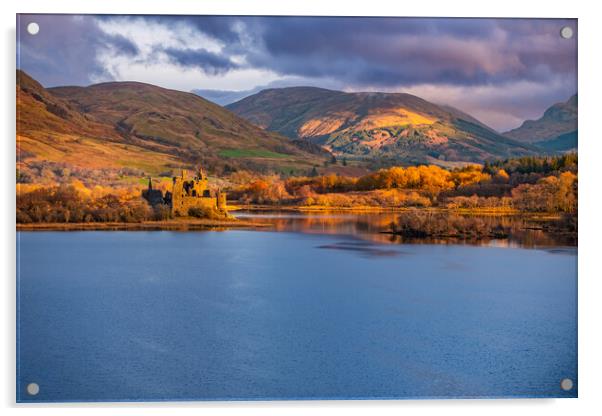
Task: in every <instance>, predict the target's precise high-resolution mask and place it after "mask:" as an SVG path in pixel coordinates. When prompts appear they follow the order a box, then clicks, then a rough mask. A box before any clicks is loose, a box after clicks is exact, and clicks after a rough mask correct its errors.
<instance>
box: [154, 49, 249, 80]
mask: <svg viewBox="0 0 602 416" xmlns="http://www.w3.org/2000/svg"><path fill="white" fill-rule="evenodd" d="M162 52H163V53H165V54H166V55H167V56H168V57H169V59H170V61H171V62H174V63H176V64H177V65H181V66H183V67H187V68H200V69H202V70H203V72H205V73H208V74H212V75H217V74H222V73H225V72H227V71H229V70H231V69H234V68H237V67H238V65H236V64H235V63H234V62H232V61H231V60H230V59H229V58H227V57H224V56H220V55H218V54H215V53H211V52H209V51H207V50H205V49H176V48H167V49H163V51H162Z"/></svg>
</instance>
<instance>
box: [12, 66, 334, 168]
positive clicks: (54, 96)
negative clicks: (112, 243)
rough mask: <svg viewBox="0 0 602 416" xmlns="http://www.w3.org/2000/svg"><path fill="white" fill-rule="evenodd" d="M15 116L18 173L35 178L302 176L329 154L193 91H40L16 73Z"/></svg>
mask: <svg viewBox="0 0 602 416" xmlns="http://www.w3.org/2000/svg"><path fill="white" fill-rule="evenodd" d="M17 115H18V117H17V119H18V120H17V139H18V140H17V148H18V159H19V160H18V164H19V168H20V169H22V170H24V171H27V170H28V168H29V172H27V173H28V174H29V176H33V177H36V176H39V175H42V172H41V170H43V168H44V167H50V171H49V170H48V169H47V170H46V173H47V174H48V176H49V177H52V176H53V173H52V171H53V170H57V169H60V168H74V169H124V168H128V169H134V170H136V171H137V172H138V173H140V174H153V175H155V174H159V173H164V172H170V171H175V170H178V169H180V168H181V167H185V166H187V167H193V166H195V165H198V164H199V163H202V164H204V165H205V166H206V167H207V168H209V169H215V170H218V171H219V170H220V169H223V168H224V167H225V166H226V165H228V166H230V167H244V168H248V169H252V170H259V171H266V170H276V171H278V170H286V171H287V172H290V171H291V170H292V171H294V170H300V171H302V172H305V171H309V170H310V169H311V168H312V167H313V166H314V165H315V164H320V163H322V159H326V157H327V155H324V154H319V155H316V154H312V153H311V152H310V151H308V150H307V149H305V150H304V149H301V148H300V147H298V146H296V145H295V144H294V143H291V142H290V140H288V139H286V138H284V137H282V136H280V135H279V134H277V133H272V132H267V131H265V130H263V129H260V128H258V127H256V126H254V125H253V124H251V123H249V122H247V121H246V120H244V119H242V118H240V117H238V116H236V115H235V114H233V113H231V112H230V111H228V110H226V109H224V108H222V107H220V106H218V105H216V104H213V103H211V102H209V101H207V100H204V99H203V98H201V97H198V96H196V95H194V94H190V93H185V92H180V91H174V90H168V89H164V88H160V87H156V86H152V85H148V84H142V83H136V82H113V83H104V84H98V85H92V86H89V87H57V88H49V89H45V88H44V87H43V86H42V85H40V84H39V83H38V82H36V81H35V80H34V79H32V78H31V77H29V76H28V75H27V74H25V73H24V72H22V71H17ZM44 164H45V165H44ZM40 166H41V167H40ZM34 168H35V169H34Z"/></svg>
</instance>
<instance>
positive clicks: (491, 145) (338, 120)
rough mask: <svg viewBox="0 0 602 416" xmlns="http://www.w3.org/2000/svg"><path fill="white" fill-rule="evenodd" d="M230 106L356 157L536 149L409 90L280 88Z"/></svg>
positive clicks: (446, 158)
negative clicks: (411, 93) (386, 91)
mask: <svg viewBox="0 0 602 416" xmlns="http://www.w3.org/2000/svg"><path fill="white" fill-rule="evenodd" d="M226 108H228V109H230V110H232V111H233V112H235V113H236V114H238V115H240V116H241V117H243V118H245V119H247V120H249V121H250V122H252V123H255V124H256V125H258V126H260V127H262V128H265V129H267V130H269V131H276V132H279V133H282V134H284V135H286V136H288V137H290V138H293V139H306V140H310V141H312V142H314V143H318V144H320V145H322V146H323V147H324V148H326V149H328V150H329V151H332V152H333V153H334V154H335V155H337V157H345V158H351V159H371V158H379V159H392V160H395V161H397V162H400V161H401V162H406V163H424V162H430V163H439V164H445V163H449V162H455V161H467V162H482V161H484V160H487V159H494V158H506V157H512V156H521V155H528V154H534V153H536V152H537V150H536V148H534V147H532V146H530V145H528V144H523V143H519V142H517V141H514V140H511V139H509V138H506V137H504V136H502V135H500V134H498V133H496V132H495V131H494V130H493V129H491V128H489V127H487V126H486V125H484V124H483V123H481V122H479V121H478V120H476V119H474V118H473V117H471V116H469V115H467V114H465V113H463V112H461V111H459V110H457V109H454V108H451V107H445V106H438V105H435V104H433V103H430V102H428V101H426V100H423V99H421V98H419V97H416V96H413V95H410V94H402V93H346V92H341V91H331V90H326V89H321V88H314V87H292V88H278V89H269V90H264V91H261V92H260V93H258V94H255V95H252V96H249V97H247V98H244V99H243V100H240V101H238V102H236V103H233V104H230V105H228V106H226Z"/></svg>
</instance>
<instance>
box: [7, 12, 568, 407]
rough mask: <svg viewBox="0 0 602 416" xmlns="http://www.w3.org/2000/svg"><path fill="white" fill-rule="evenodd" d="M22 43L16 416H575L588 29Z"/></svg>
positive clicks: (470, 24) (168, 25) (252, 21)
mask: <svg viewBox="0 0 602 416" xmlns="http://www.w3.org/2000/svg"><path fill="white" fill-rule="evenodd" d="M17 26H18V31H17V33H18V45H17V46H18V47H17V51H18V68H17V141H16V145H17V150H18V152H17V155H18V157H17V184H16V186H17V201H16V203H17V211H16V218H17V241H18V274H17V288H18V293H17V296H18V301H17V305H18V306H17V319H18V322H17V340H18V347H17V401H19V402H71V401H159V400H288V399H424V398H440V399H449V398H465V397H475V398H493V397H498V398H499V397H501V398H521V397H577V391H578V379H577V348H576V347H577V320H576V314H577V296H576V287H577V269H576V265H577V84H576V58H577V21H576V20H574V19H458V18H363V17H354V18H348V17H284V16H283V17H245V16H132V15H129V16H118V15H103V16H96V15H29V14H28V15H19V16H18V17H17Z"/></svg>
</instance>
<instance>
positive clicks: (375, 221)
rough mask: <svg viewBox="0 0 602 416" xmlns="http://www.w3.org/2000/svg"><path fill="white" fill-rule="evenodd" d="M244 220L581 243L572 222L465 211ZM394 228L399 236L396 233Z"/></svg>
mask: <svg viewBox="0 0 602 416" xmlns="http://www.w3.org/2000/svg"><path fill="white" fill-rule="evenodd" d="M244 219H245V220H248V221H256V222H263V223H265V222H269V223H271V224H272V225H273V229H275V230H276V231H294V232H302V233H324V234H347V235H358V236H360V237H361V238H364V239H368V240H371V241H374V242H379V243H404V242H405V243H417V244H458V243H466V244H478V245H499V246H520V247H536V246H557V245H576V244H577V234H576V225H574V224H571V223H570V221H566V220H557V219H556V220H543V219H541V218H535V217H526V216H517V215H506V216H502V215H460V214H456V213H446V212H443V213H442V212H422V211H408V212H402V213H399V212H386V213H374V212H370V213H349V212H344V213H323V212H321V213H286V214H283V213H281V212H268V213H266V212H264V213H262V214H260V215H257V216H254V215H253V214H245V215H244ZM403 224H405V225H406V226H409V230H410V231H411V232H401V231H402V230H400V227H401V226H402V225H403ZM408 224H409V225H408ZM407 230H408V228H406V231H407ZM391 232H393V233H395V234H390V233H391ZM386 233H389V234H386Z"/></svg>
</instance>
